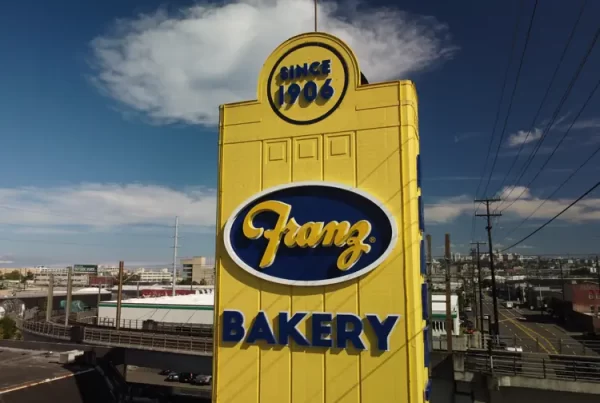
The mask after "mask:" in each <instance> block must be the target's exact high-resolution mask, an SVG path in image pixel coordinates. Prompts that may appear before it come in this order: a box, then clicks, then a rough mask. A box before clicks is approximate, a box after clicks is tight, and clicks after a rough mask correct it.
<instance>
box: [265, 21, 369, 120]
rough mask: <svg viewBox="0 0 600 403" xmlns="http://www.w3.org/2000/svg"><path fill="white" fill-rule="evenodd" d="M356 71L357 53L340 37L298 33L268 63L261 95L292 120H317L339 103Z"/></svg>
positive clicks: (351, 82) (352, 81)
mask: <svg viewBox="0 0 600 403" xmlns="http://www.w3.org/2000/svg"><path fill="white" fill-rule="evenodd" d="M357 72H358V66H357V62H356V58H355V57H354V54H353V53H352V51H351V50H350V49H349V48H348V47H347V46H346V45H345V44H344V43H343V42H341V41H340V40H339V39H337V38H335V37H333V36H331V35H328V34H323V33H310V34H303V35H299V36H297V37H294V38H291V39H289V40H288V41H286V42H285V43H283V44H282V45H281V46H279V47H278V48H277V49H276V50H275V51H274V52H273V54H272V55H271V56H270V58H269V59H268V60H267V62H266V63H265V66H264V67H263V72H262V74H261V78H260V81H262V83H259V99H263V102H264V101H266V102H268V104H269V106H270V108H271V109H272V110H273V112H274V113H275V114H276V115H277V116H278V117H279V118H280V119H282V120H284V121H286V122H288V123H290V124H294V125H309V124H313V123H317V122H319V121H322V120H323V119H326V118H327V117H328V116H330V115H331V114H333V113H334V112H335V111H336V109H338V108H339V107H340V105H341V104H342V102H343V101H344V98H345V96H346V95H347V93H348V91H349V89H353V88H354V86H356V83H357V82H358V81H359V80H358V79H357V78H356V77H354V76H355V75H356V74H359V73H357ZM265 95H266V97H265ZM265 98H266V99H265Z"/></svg>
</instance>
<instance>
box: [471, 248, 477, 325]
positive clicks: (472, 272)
mask: <svg viewBox="0 0 600 403" xmlns="http://www.w3.org/2000/svg"><path fill="white" fill-rule="evenodd" d="M473 255H475V249H471V257H473ZM471 295H473V304H474V305H475V328H476V329H479V301H478V299H479V298H477V287H476V286H475V263H474V262H473V260H471Z"/></svg>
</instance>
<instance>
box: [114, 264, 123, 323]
mask: <svg viewBox="0 0 600 403" xmlns="http://www.w3.org/2000/svg"><path fill="white" fill-rule="evenodd" d="M124 270H125V263H124V262H123V261H122V260H121V261H120V262H119V290H118V291H117V317H116V323H115V325H116V329H117V330H119V329H120V328H121V300H122V299H123V271H124Z"/></svg>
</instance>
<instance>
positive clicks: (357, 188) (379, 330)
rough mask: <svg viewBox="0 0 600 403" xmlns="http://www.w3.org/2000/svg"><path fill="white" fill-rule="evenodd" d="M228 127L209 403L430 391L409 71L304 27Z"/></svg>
mask: <svg viewBox="0 0 600 403" xmlns="http://www.w3.org/2000/svg"><path fill="white" fill-rule="evenodd" d="M219 128H220V133H219V185H218V212H217V214H218V215H217V253H216V255H217V260H216V279H217V280H216V298H215V321H214V323H215V335H214V337H215V349H214V372H213V375H214V382H213V402H215V403H229V402H236V403H237V402H241V403H283V402H289V403H308V402H315V403H317V402H318V403H323V402H324V403H334V402H336V403H342V402H348V403H355V402H364V403H373V402H378V403H379V402H381V403H384V402H386V403H387V402H390V403H391V402H402V403H404V402H408V403H420V402H424V401H426V400H427V399H428V397H427V395H428V392H427V391H428V375H427V374H428V371H427V367H426V366H427V365H428V351H427V345H426V344H427V343H426V342H425V340H426V339H427V329H426V328H425V325H426V321H425V319H426V315H427V312H426V304H423V303H422V301H426V288H425V287H424V286H423V274H422V273H423V265H424V259H423V258H422V249H423V247H422V231H423V221H422V214H421V197H420V195H421V190H420V179H419V172H418V170H419V168H418V167H419V157H418V155H419V132H418V117H417V95H416V92H415V87H414V85H413V83H412V82H410V81H394V82H386V83H375V84H368V83H367V80H366V79H365V77H364V76H363V75H362V74H361V71H360V69H359V66H358V62H357V60H356V57H355V55H354V53H353V52H352V50H351V49H350V48H349V47H348V46H347V45H346V44H344V43H343V42H342V41H340V40H339V39H337V38H335V37H333V36H331V35H328V34H324V33H309V34H303V35H299V36H296V37H293V38H291V39H289V40H287V41H286V42H285V43H283V44H282V45H281V46H279V47H278V48H277V49H275V51H274V52H273V53H272V54H271V55H270V57H269V58H268V59H267V61H266V62H265V64H264V66H263V68H262V71H261V72H260V75H259V78H258V91H257V100H255V101H247V102H239V103H235V104H228V105H224V106H221V109H220V127H219Z"/></svg>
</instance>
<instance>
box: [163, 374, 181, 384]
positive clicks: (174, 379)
mask: <svg viewBox="0 0 600 403" xmlns="http://www.w3.org/2000/svg"><path fill="white" fill-rule="evenodd" d="M165 381H166V382H178V381H179V374H175V373H173V374H169V376H167V377H166V378H165Z"/></svg>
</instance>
